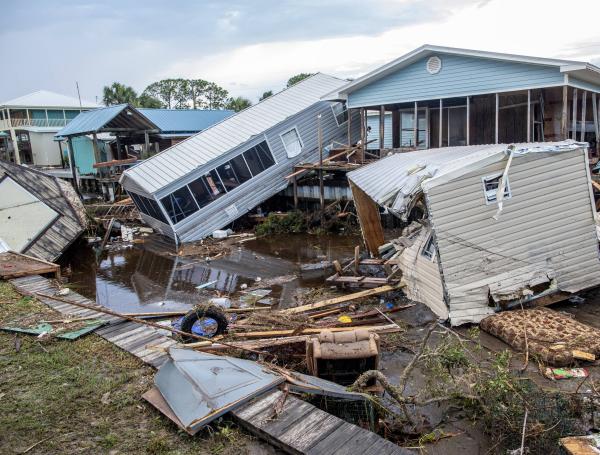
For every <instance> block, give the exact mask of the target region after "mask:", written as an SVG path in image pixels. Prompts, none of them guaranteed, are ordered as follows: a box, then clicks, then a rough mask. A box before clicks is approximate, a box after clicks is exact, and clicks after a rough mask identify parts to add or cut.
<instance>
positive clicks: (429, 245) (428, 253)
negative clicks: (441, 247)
mask: <svg viewBox="0 0 600 455" xmlns="http://www.w3.org/2000/svg"><path fill="white" fill-rule="evenodd" d="M421 256H424V257H426V258H427V259H429V260H431V259H433V257H434V256H435V242H434V241H433V235H431V234H429V238H428V239H427V242H426V243H425V246H424V247H423V250H422V251H421Z"/></svg>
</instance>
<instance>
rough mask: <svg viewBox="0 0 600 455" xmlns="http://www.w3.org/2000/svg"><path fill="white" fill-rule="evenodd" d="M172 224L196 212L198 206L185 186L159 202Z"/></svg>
mask: <svg viewBox="0 0 600 455" xmlns="http://www.w3.org/2000/svg"><path fill="white" fill-rule="evenodd" d="M160 202H162V205H163V207H164V208H165V210H166V211H167V213H168V214H169V218H171V221H172V222H173V224H177V223H179V222H180V221H181V220H183V219H185V218H187V217H188V216H190V215H191V214H192V213H194V212H196V211H197V210H198V204H196V201H195V200H194V198H193V196H192V193H191V192H190V190H189V188H188V187H187V186H184V187H182V188H179V189H178V190H176V191H174V192H172V193H171V194H169V195H168V196H165V197H164V198H162V199H161V200H160Z"/></svg>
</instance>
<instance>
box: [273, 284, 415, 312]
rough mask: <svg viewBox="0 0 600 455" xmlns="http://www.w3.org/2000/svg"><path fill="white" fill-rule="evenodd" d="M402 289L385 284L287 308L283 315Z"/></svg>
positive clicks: (400, 286)
mask: <svg viewBox="0 0 600 455" xmlns="http://www.w3.org/2000/svg"><path fill="white" fill-rule="evenodd" d="M402 287H404V285H398V286H390V285H389V284H386V285H384V286H380V287H378V288H375V289H368V290H365V291H359V292H354V293H353V294H348V295H343V296H341V297H334V298H332V299H326V300H321V301H320V302H315V303H309V304H306V305H301V306H297V307H295V308H288V309H285V310H283V313H289V314H294V313H303V312H305V311H311V310H316V309H318V308H324V307H328V306H333V305H337V304H340V303H344V302H350V301H352V300H358V299H362V298H365V297H371V296H373V295H379V294H384V293H386V292H391V291H396V290H398V289H401V288H402Z"/></svg>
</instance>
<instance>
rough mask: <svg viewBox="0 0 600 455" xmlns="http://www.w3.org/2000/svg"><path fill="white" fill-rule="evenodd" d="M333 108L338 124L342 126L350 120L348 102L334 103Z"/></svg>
mask: <svg viewBox="0 0 600 455" xmlns="http://www.w3.org/2000/svg"><path fill="white" fill-rule="evenodd" d="M331 110H332V111H333V116H334V117H335V121H336V123H337V126H342V125H343V124H344V123H346V122H347V121H348V106H347V105H346V102H342V103H335V104H332V105H331Z"/></svg>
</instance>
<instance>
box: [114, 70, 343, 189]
mask: <svg viewBox="0 0 600 455" xmlns="http://www.w3.org/2000/svg"><path fill="white" fill-rule="evenodd" d="M345 83H346V81H344V80H342V79H338V78H336V77H333V76H328V75H326V74H322V73H317V74H315V75H313V76H311V77H309V78H307V79H304V80H303V81H301V82H299V83H297V84H296V85H294V86H292V87H290V88H288V89H285V90H283V91H281V92H279V93H276V94H275V95H273V96H270V97H269V98H267V99H265V100H263V101H261V102H259V103H258V104H255V105H253V106H251V107H249V108H247V109H244V110H243V111H241V112H238V113H237V114H235V115H232V116H231V117H228V118H227V119H225V120H223V121H221V122H219V123H216V124H214V125H213V126H211V127H209V128H207V129H205V130H204V131H201V132H200V133H198V134H196V135H194V136H192V137H190V138H188V139H186V140H185V141H183V142H180V143H178V144H176V145H174V146H173V147H170V148H168V149H167V150H164V151H163V152H161V153H159V154H157V155H155V156H153V157H152V158H149V159H147V160H145V161H143V162H142V163H140V164H138V165H136V166H133V167H131V168H130V169H128V170H127V171H125V172H124V173H123V178H131V179H132V180H133V181H134V182H135V183H136V184H137V185H139V186H141V187H142V188H144V189H145V190H146V191H147V192H149V193H153V192H155V191H157V190H159V189H161V188H163V187H165V186H166V185H168V184H169V183H171V182H173V181H175V180H177V179H179V178H180V177H183V176H184V175H186V174H188V173H190V172H191V171H193V170H194V169H196V168H197V167H198V166H202V165H203V164H205V163H207V162H209V161H210V160H212V159H214V158H216V157H218V156H220V155H222V154H223V153H225V152H227V151H229V150H231V149H233V148H235V147H237V146H239V145H241V144H243V143H244V142H246V141H248V140H249V139H251V138H252V137H254V136H257V135H259V134H261V133H263V132H265V131H267V130H268V129H269V128H272V127H273V126H275V125H277V124H278V123H280V122H282V121H284V120H285V119H287V118H288V117H290V116H292V115H295V114H297V113H299V112H301V111H303V110H304V109H306V108H308V107H310V106H311V105H313V104H315V103H317V102H319V101H320V100H321V97H322V96H323V95H325V94H326V93H329V92H331V91H332V90H336V89H338V88H340V87H341V86H343V85H344V84H345Z"/></svg>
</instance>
